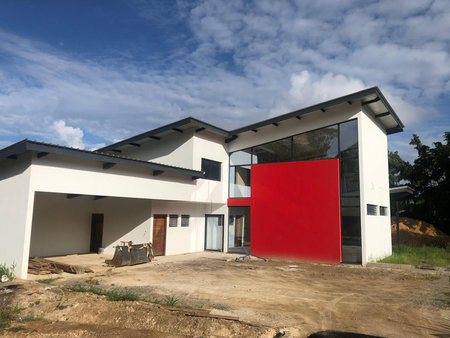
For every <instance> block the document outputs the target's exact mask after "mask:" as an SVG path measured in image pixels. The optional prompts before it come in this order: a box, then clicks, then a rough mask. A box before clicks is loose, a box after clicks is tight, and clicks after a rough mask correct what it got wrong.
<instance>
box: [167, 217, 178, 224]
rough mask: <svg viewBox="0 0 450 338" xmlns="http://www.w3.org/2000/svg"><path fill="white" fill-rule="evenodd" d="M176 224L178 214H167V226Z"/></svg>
mask: <svg viewBox="0 0 450 338" xmlns="http://www.w3.org/2000/svg"><path fill="white" fill-rule="evenodd" d="M176 226H178V215H170V216H169V227H176Z"/></svg>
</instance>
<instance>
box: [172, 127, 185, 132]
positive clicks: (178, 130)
mask: <svg viewBox="0 0 450 338" xmlns="http://www.w3.org/2000/svg"><path fill="white" fill-rule="evenodd" d="M172 130H173V131H176V132H178V133H182V132H183V131H182V130H181V129H179V128H172Z"/></svg>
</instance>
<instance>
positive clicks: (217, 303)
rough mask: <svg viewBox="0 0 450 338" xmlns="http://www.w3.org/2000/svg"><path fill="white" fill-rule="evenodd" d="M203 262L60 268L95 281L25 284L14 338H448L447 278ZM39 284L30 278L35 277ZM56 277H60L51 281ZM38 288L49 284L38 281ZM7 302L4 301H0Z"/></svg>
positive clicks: (214, 256) (226, 259)
mask: <svg viewBox="0 0 450 338" xmlns="http://www.w3.org/2000/svg"><path fill="white" fill-rule="evenodd" d="M235 257H237V256H236V255H229V254H220V253H199V254H190V255H180V256H171V257H158V258H157V259H156V260H155V261H153V262H152V263H149V264H145V265H137V266H133V267H122V268H115V269H111V268H108V267H105V266H101V265H98V263H99V262H100V261H101V260H103V258H102V257H100V256H98V255H86V256H81V255H80V256H68V257H61V258H59V260H60V261H65V262H72V263H75V262H77V263H80V262H84V263H83V264H87V265H89V263H92V264H90V266H91V267H92V268H93V269H94V271H95V273H94V274H85V275H68V274H65V273H64V274H63V275H60V276H58V275H56V276H58V277H62V278H61V279H58V280H55V281H54V282H52V283H51V284H41V283H36V282H34V281H27V282H25V283H24V284H25V285H24V288H23V289H21V290H18V291H16V292H13V293H10V294H8V295H3V299H4V300H5V299H6V297H9V298H8V300H7V301H8V302H9V304H13V305H15V304H17V305H18V306H19V307H20V308H22V310H21V312H20V314H19V316H20V317H19V319H18V320H16V321H15V322H14V323H13V325H12V330H11V329H10V331H5V334H6V335H9V336H12V335H16V336H52V337H55V336H64V337H66V336H72V337H80V336H89V337H90V336H108V337H118V336H127V337H133V336H134V337H142V336H152V337H161V336H169V337H170V336H174V337H176V336H226V337H229V336H245V337H258V336H261V337H274V336H275V335H276V334H277V333H278V336H280V334H282V333H283V332H287V333H286V334H285V337H286V336H292V337H307V336H308V335H310V334H312V333H314V332H318V331H323V330H338V331H346V332H354V333H360V334H367V335H375V336H388V337H423V336H433V335H445V334H450V283H449V282H450V279H449V278H450V277H449V273H448V272H437V271H422V270H402V269H392V268H378V267H373V268H372V267H361V266H352V265H326V264H313V263H307V262H298V261H285V260H269V261H268V262H263V261H261V260H258V259H245V260H243V261H240V262H236V261H235V260H234V258H235ZM30 277H32V276H30ZM53 277H54V276H53ZM33 278H34V279H39V278H40V279H42V278H49V276H34V277H33ZM77 283H79V284H82V285H95V286H96V287H99V288H107V289H117V288H127V290H129V291H131V292H133V293H134V294H137V295H139V296H140V297H141V298H142V299H153V300H154V299H168V298H167V297H170V298H171V299H175V300H176V304H175V306H166V305H157V304H152V303H148V302H144V301H137V302H129V301H126V302H110V301H107V300H106V298H105V296H97V295H93V294H90V293H74V292H70V291H67V289H65V288H64V287H65V286H68V285H73V284H77ZM1 299H2V294H1V293H0V301H1Z"/></svg>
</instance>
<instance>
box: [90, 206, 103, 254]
mask: <svg viewBox="0 0 450 338" xmlns="http://www.w3.org/2000/svg"><path fill="white" fill-rule="evenodd" d="M102 242H103V214H92V218H91V246H90V251H91V252H98V249H100V248H101V247H102Z"/></svg>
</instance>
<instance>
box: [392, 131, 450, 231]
mask: <svg viewBox="0 0 450 338" xmlns="http://www.w3.org/2000/svg"><path fill="white" fill-rule="evenodd" d="M444 141H445V143H442V142H434V143H433V146H432V147H429V146H426V145H424V144H422V142H421V140H420V138H419V136H418V135H416V134H414V135H413V138H412V140H411V142H410V144H411V145H413V146H414V148H415V149H416V150H417V154H418V157H417V159H416V160H415V161H414V164H413V165H412V166H409V167H408V166H405V167H404V168H403V169H402V170H403V171H401V173H402V175H400V176H399V177H401V178H403V179H406V180H408V181H409V184H410V185H411V186H412V188H414V189H415V198H414V204H412V205H411V206H410V210H409V212H408V213H410V215H411V216H412V217H415V218H419V219H422V220H425V221H427V222H429V223H432V224H433V225H435V226H436V227H438V228H439V229H441V230H442V231H444V232H446V233H450V207H449V206H450V132H446V133H445V135H444ZM397 155H398V154H397ZM393 157H394V159H395V156H393ZM394 164H395V162H394Z"/></svg>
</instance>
